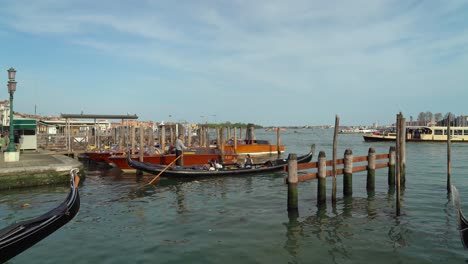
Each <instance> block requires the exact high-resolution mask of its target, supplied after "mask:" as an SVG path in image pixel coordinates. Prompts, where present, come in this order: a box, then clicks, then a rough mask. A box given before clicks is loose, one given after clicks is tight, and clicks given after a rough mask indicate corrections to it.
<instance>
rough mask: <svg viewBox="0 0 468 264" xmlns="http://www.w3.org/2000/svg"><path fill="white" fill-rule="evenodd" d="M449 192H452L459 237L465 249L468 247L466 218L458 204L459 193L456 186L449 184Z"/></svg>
mask: <svg viewBox="0 0 468 264" xmlns="http://www.w3.org/2000/svg"><path fill="white" fill-rule="evenodd" d="M451 193H452V201H453V205H454V208H455V210H456V212H457V219H458V229H459V230H460V237H461V240H462V243H463V246H464V247H465V249H468V219H467V218H466V217H465V215H463V212H462V210H461V206H460V195H459V194H458V190H457V188H456V187H455V186H454V185H452V186H451Z"/></svg>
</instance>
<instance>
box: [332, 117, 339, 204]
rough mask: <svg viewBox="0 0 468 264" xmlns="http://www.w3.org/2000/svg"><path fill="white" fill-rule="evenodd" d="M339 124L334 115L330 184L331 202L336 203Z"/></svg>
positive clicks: (337, 118)
mask: <svg viewBox="0 0 468 264" xmlns="http://www.w3.org/2000/svg"><path fill="white" fill-rule="evenodd" d="M339 126H340V117H339V116H338V115H336V116H335V129H334V133H333V154H332V155H333V165H332V166H333V167H332V173H333V185H332V198H331V199H332V204H335V203H336V149H337V147H338V127H339Z"/></svg>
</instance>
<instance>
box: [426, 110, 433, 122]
mask: <svg viewBox="0 0 468 264" xmlns="http://www.w3.org/2000/svg"><path fill="white" fill-rule="evenodd" d="M432 117H433V115H432V112H429V111H427V112H426V123H427V122H431V121H432Z"/></svg>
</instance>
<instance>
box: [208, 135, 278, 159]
mask: <svg viewBox="0 0 468 264" xmlns="http://www.w3.org/2000/svg"><path fill="white" fill-rule="evenodd" d="M213 146H214V147H218V146H217V145H216V144H213ZM279 147H280V153H281V154H282V153H284V151H285V146H284V145H280V146H279ZM224 152H225V153H226V154H237V155H239V156H240V157H243V156H245V155H247V154H250V155H251V156H270V155H277V154H278V146H277V145H276V144H271V143H270V141H268V140H247V139H245V140H237V144H234V141H233V140H228V141H227V142H226V144H225V145H224Z"/></svg>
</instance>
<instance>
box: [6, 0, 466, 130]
mask: <svg viewBox="0 0 468 264" xmlns="http://www.w3.org/2000/svg"><path fill="white" fill-rule="evenodd" d="M467 17H468V2H466V1H457V0H454V1H393V0H388V1H387V0H383V1H370V0H357V1H302V0H295V1H288V2H284V1H253V2H245V1H210V0H206V1H203V0H202V1H196V2H191V1H183V2H177V1H176V2H174V1H169V2H164V1H163V2H158V1H155V2H152V1H136V2H135V1H133V2H132V1H119V0H118V1H110V0H102V1H91V0H70V1H61V0H45V1H33V0H25V1H7V2H4V3H2V9H0V41H1V42H2V49H0V58H1V59H0V82H2V81H3V82H4V88H3V89H0V101H3V100H7V99H8V93H7V88H6V83H7V81H8V80H7V69H8V68H10V67H13V68H15V69H16V70H17V75H16V80H17V82H18V85H17V90H16V93H15V101H14V107H15V111H18V112H22V113H28V114H34V113H35V112H36V113H37V114H38V115H43V116H59V115H60V113H81V112H84V113H86V114H127V113H129V114H136V115H138V116H139V117H140V119H141V120H148V121H149V120H151V121H156V122H161V121H188V122H192V123H200V122H211V123H220V122H226V121H230V122H233V123H235V122H241V123H255V124H260V125H263V126H280V125H281V126H304V125H333V124H334V120H335V115H339V116H340V124H341V125H366V126H369V125H372V124H373V123H378V124H379V125H385V124H391V123H394V122H395V120H396V114H397V113H398V112H402V113H403V114H404V115H405V117H406V118H407V119H408V120H409V118H410V116H413V118H415V119H416V118H417V116H418V114H419V113H420V112H422V111H431V112H433V113H437V112H440V113H442V114H446V113H447V112H452V113H454V114H456V115H461V114H465V112H466V111H465V108H464V106H465V104H466V103H465V101H466V98H468V89H467V86H468V74H466V69H468V31H467V28H468V19H466V18H467Z"/></svg>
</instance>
